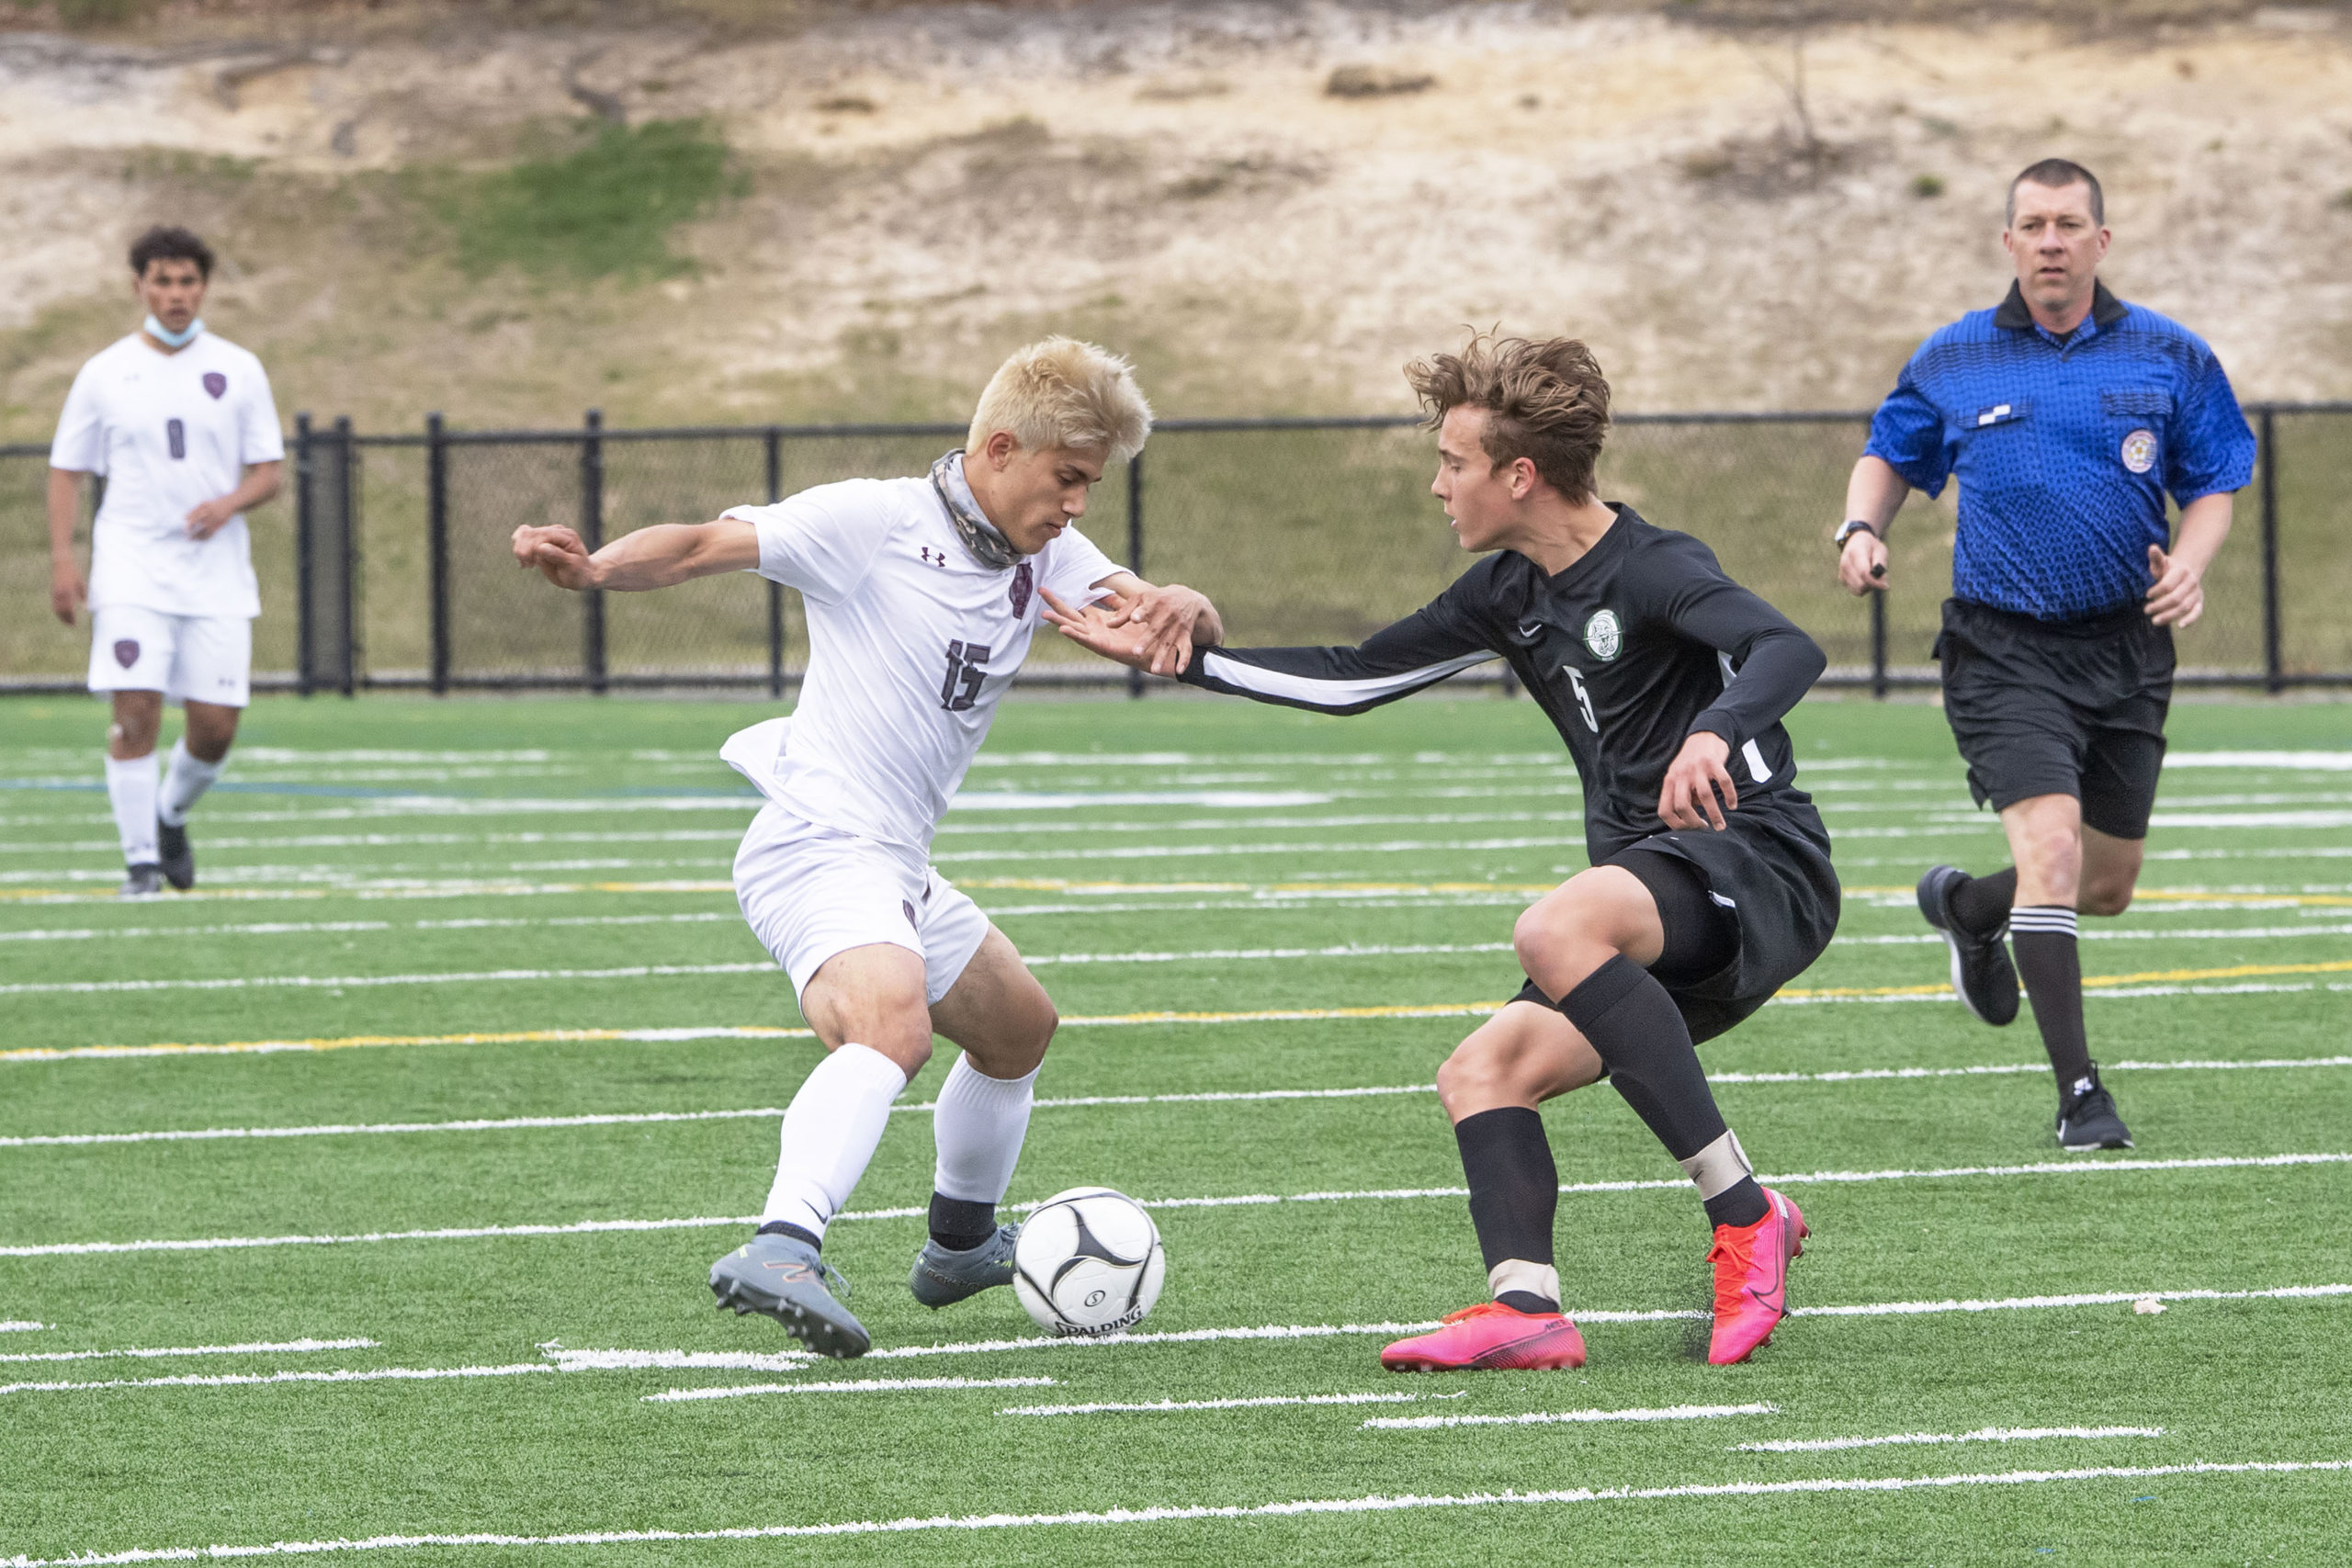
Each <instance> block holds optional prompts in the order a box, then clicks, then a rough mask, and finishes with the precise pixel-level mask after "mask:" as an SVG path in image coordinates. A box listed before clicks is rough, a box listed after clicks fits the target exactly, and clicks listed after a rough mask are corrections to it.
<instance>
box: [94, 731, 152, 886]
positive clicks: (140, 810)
mask: <svg viewBox="0 0 2352 1568" xmlns="http://www.w3.org/2000/svg"><path fill="white" fill-rule="evenodd" d="M155 792H156V781H155V753H154V752H153V751H150V752H148V753H147V755H145V756H144V757H113V756H109V757H107V805H109V806H111V807H114V827H115V832H116V833H117V834H118V835H119V836H120V838H121V840H122V863H123V864H125V865H153V864H154V863H155V862H156V860H157V859H158V858H159V857H160V855H161V852H160V851H159V850H157V849H156V847H155Z"/></svg>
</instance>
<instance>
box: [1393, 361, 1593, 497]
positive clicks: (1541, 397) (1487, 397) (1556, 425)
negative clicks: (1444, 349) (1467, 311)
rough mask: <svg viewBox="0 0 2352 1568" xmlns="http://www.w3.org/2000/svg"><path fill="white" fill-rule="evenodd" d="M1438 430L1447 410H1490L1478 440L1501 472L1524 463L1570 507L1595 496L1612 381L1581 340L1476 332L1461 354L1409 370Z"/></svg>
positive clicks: (1409, 377)
mask: <svg viewBox="0 0 2352 1568" xmlns="http://www.w3.org/2000/svg"><path fill="white" fill-rule="evenodd" d="M1405 379H1406V380H1407V381H1408V382H1409V383H1410V384H1411V386H1412V389H1413V394H1414V395H1415V396H1416V397H1418V398H1419V399H1420V400H1421V407H1422V409H1423V410H1424V411H1425V412H1427V414H1428V415H1429V418H1428V422H1427V423H1428V424H1429V427H1430V429H1432V430H1434V429H1436V428H1437V427H1438V426H1439V425H1440V424H1442V423H1444V421H1445V416H1446V413H1447V412H1448V411H1450V410H1453V409H1457V408H1461V407H1463V406H1464V405H1465V404H1466V405H1468V406H1469V407H1472V408H1482V409H1485V410H1486V411H1487V429H1486V433H1485V434H1484V435H1482V436H1481V437H1480V439H1479V443H1478V444H1479V445H1480V446H1483V447H1484V448H1485V449H1486V453H1487V457H1490V458H1492V459H1493V460H1494V465H1495V467H1497V468H1500V467H1502V466H1503V465H1504V464H1505V463H1509V462H1513V461H1515V460H1517V459H1518V458H1521V457H1524V458H1526V459H1527V460H1528V461H1529V462H1531V463H1533V464H1534V465H1535V471H1536V472H1537V473H1538V474H1541V475H1542V476H1543V477H1544V481H1545V482H1546V483H1548V484H1549V485H1551V486H1552V488H1553V489H1555V490H1556V491H1559V492H1560V494H1561V495H1563V496H1564V497H1566V499H1567V500H1568V501H1569V502H1572V503H1577V504H1581V503H1582V502H1588V501H1590V500H1591V499H1592V497H1593V466H1594V465H1595V464H1596V463H1597V462H1599V461H1600V446H1601V443H1602V442H1603V441H1605V440H1606V439H1607V438H1608V434H1609V380H1608V378H1607V377H1605V376H1603V375H1602V374H1601V373H1600V361H1599V360H1597V359H1595V358H1594V357H1593V356H1592V350H1590V349H1589V348H1587V347H1586V346H1585V345H1584V344H1581V343H1579V342H1577V340H1576V339H1575V338H1567V337H1555V338H1546V339H1544V341H1543V342H1541V343H1536V342H1533V341H1531V340H1530V339H1527V338H1523V337H1498V336H1496V335H1495V334H1494V333H1474V334H1473V335H1472V337H1471V339H1470V342H1469V345H1468V346H1467V347H1465V348H1464V349H1463V351H1462V352H1461V353H1460V354H1433V355H1430V356H1429V357H1428V358H1426V359H1416V360H1415V361H1413V362H1412V363H1411V364H1410V365H1408V366H1407V367H1405Z"/></svg>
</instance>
